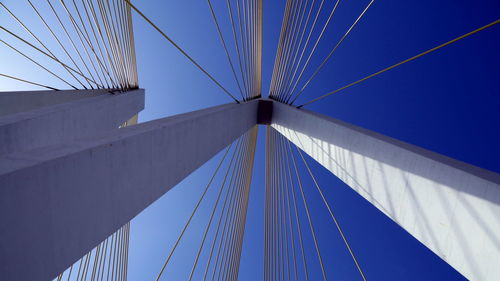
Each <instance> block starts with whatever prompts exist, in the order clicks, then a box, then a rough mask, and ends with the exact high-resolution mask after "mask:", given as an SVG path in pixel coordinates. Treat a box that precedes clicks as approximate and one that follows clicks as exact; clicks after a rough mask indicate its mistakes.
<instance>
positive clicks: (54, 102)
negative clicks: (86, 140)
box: [0, 89, 144, 155]
mask: <svg viewBox="0 0 500 281" xmlns="http://www.w3.org/2000/svg"><path fill="white" fill-rule="evenodd" d="M142 109H144V90H142V89H139V90H132V91H128V92H125V93H120V94H110V93H108V92H107V91H106V90H68V91H33V92H0V155H4V154H7V153H12V152H16V151H23V150H30V149H33V148H37V147H44V146H48V145H53V144H57V143H63V142H66V141H69V140H73V139H77V138H81V137H85V136H93V135H97V134H100V133H103V132H106V131H109V130H112V129H115V128H117V127H118V126H119V125H121V124H122V123H124V122H125V121H127V120H128V119H130V118H131V117H132V116H134V115H135V114H136V113H138V112H139V111H141V110H142Z"/></svg>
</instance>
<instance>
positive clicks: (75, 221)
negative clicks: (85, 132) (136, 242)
mask: <svg viewBox="0 0 500 281" xmlns="http://www.w3.org/2000/svg"><path fill="white" fill-rule="evenodd" d="M257 104H258V101H255V100H254V101H250V102H247V103H244V104H227V105H222V106H217V107H213V108H209V109H205V110H200V111H195V112H191V113H186V114H181V115H177V116H173V117H168V118H164V119H159V120H155V121H151V122H147V123H143V124H138V125H133V126H128V127H125V128H121V129H115V130H113V131H110V132H108V133H106V134H103V135H100V136H95V137H86V138H81V139H78V140H74V141H69V142H66V143H64V144H58V145H52V146H47V147H42V148H38V149H34V150H30V151H22V152H16V153H11V154H8V155H5V156H4V157H0V222H1V224H0V280H16V281H37V280H50V279H51V278H54V277H55V276H56V275H57V274H58V273H60V272H62V271H63V270H64V269H66V268H67V267H68V266H69V265H70V264H72V263H73V262H75V261H76V260H78V259H79V258H80V257H82V256H83V255H84V254H85V253H87V252H88V251H89V250H90V249H92V248H94V247H95V246H96V245H97V244H98V243H99V242H101V241H102V240H104V239H105V238H106V237H108V236H109V235H110V234H112V233H113V232H114V231H116V230H117V229H118V228H119V227H121V226H122V225H123V224H125V223H126V222H128V221H130V220H131V219H132V218H133V217H134V216H136V215H137V214H138V213H139V212H141V211H142V210H143V209H144V208H146V207H147V206H148V205H149V204H151V203H152V202H154V201H155V200H156V199H158V198H159V197H160V196H161V195H163V194H164V193H165V192H167V191H168V190H169V189H170V188H172V187H173V186H175V185H176V184H177V183H178V182H180V181H181V180H182V179H183V178H185V177H186V176H187V175H189V174H190V173H191V172H193V171H194V170H195V169H197V168H198V167H199V166H200V165H202V164H203V163H205V162H206V161H207V160H209V159H210V158H211V157H213V156H214V155H215V154H216V153H217V152H219V151H220V150H222V149H223V148H224V147H226V146H227V145H229V143H231V142H232V141H233V140H235V139H236V138H237V137H239V136H241V135H242V134H243V133H244V132H246V131H247V130H249V129H250V128H252V127H253V126H255V125H256V121H257Z"/></svg>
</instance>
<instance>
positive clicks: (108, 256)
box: [55, 223, 130, 281]
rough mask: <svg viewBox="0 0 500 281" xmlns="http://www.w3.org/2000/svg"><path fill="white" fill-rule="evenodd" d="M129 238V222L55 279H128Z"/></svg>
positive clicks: (97, 280)
mask: <svg viewBox="0 0 500 281" xmlns="http://www.w3.org/2000/svg"><path fill="white" fill-rule="evenodd" d="M129 238H130V223H127V224H125V225H124V226H122V227H121V228H120V229H118V230H117V231H116V232H115V233H113V234H112V235H111V236H110V237H109V238H108V239H106V240H104V241H102V242H101V243H100V244H99V245H97V247H96V248H94V249H93V250H91V251H90V252H88V253H87V254H86V255H85V256H83V257H82V258H81V259H80V260H79V261H78V262H76V263H75V264H73V265H71V267H70V268H69V269H67V270H65V271H63V272H62V273H61V274H59V276H57V278H56V279H55V280H56V281H70V280H75V281H86V280H92V281H94V280H95V281H101V280H112V281H125V280H127V272H128V270H127V269H128V249H129V240H130V239H129Z"/></svg>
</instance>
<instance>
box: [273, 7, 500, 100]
mask: <svg viewBox="0 0 500 281" xmlns="http://www.w3.org/2000/svg"><path fill="white" fill-rule="evenodd" d="M374 2H375V0H367V4H366V6H365V7H364V9H363V10H361V11H360V13H359V15H358V16H357V17H356V18H355V19H354V21H353V22H352V24H351V25H350V26H349V28H347V30H346V31H345V32H344V33H343V35H342V36H340V38H339V39H338V40H337V41H336V43H334V44H333V45H332V46H331V47H330V51H329V52H328V53H327V54H326V55H324V56H321V57H322V59H321V63H319V65H318V66H316V68H313V69H314V70H313V71H312V73H311V74H308V71H306V70H307V69H308V67H309V66H310V63H311V58H312V57H313V56H314V54H315V53H316V51H317V50H318V46H319V43H320V42H321V41H322V39H323V38H324V35H325V31H326V30H327V28H328V26H329V25H331V22H332V18H333V16H334V14H335V12H336V11H337V8H338V7H339V3H340V0H336V1H332V3H330V4H331V7H327V6H328V4H329V3H328V1H324V0H321V1H316V0H312V1H310V2H309V1H308V0H307V1H296V0H287V2H286V5H285V11H284V15H283V21H282V25H281V32H280V38H279V41H278V47H277V51H276V58H275V62H274V68H273V75H272V79H271V85H270V88H269V97H270V98H272V99H274V100H277V101H280V102H283V103H286V104H290V105H293V104H294V103H295V102H296V101H297V99H298V98H299V97H300V96H301V95H302V94H303V93H304V91H305V90H306V88H307V87H308V86H309V85H310V84H311V81H313V79H314V78H315V77H316V76H317V75H318V74H319V72H320V71H321V70H322V69H323V68H324V67H325V65H326V64H327V63H328V61H329V60H330V59H331V58H332V55H333V54H334V53H335V51H337V50H338V48H339V47H340V46H341V45H342V43H343V42H344V41H345V39H346V38H347V37H348V36H349V34H350V33H351V32H352V31H353V29H354V28H355V27H356V25H358V24H359V22H360V21H361V19H362V18H363V17H364V16H365V15H366V13H367V12H368V10H369V9H370V7H372V6H373V3H374ZM325 4H326V5H325ZM325 7H326V8H325ZM328 10H329V11H328ZM323 12H325V15H328V16H326V17H325V16H323V17H321V15H322V14H323ZM321 18H326V19H325V20H324V22H323V26H322V27H321V28H320V26H321V25H318V23H319V22H320V21H321ZM498 23H500V20H495V21H493V22H491V23H488V24H486V25H484V26H482V27H479V28H477V29H475V30H473V31H471V32H468V33H465V34H463V35H461V36H459V37H456V38H454V39H452V40H450V41H447V42H445V43H442V44H440V45H438V46H436V47H433V48H431V49H429V50H426V51H424V52H421V53H419V54H417V55H415V56H413V57H410V58H408V59H406V60H403V61H400V62H398V63H396V64H393V65H391V66H389V67H386V68H383V69H381V70H379V71H376V72H374V73H372V74H370V75H368V76H365V77H363V78H361V79H359V80H356V81H354V82H352V83H350V84H347V85H345V86H343V87H340V88H338V89H335V90H333V91H329V92H327V93H326V94H323V95H321V96H319V97H316V98H314V99H312V100H309V101H307V102H304V103H303V104H301V105H299V106H298V108H300V107H302V106H305V105H308V104H311V103H313V102H316V101H318V100H321V99H323V98H325V97H328V96H330V95H332V94H335V93H338V92H340V91H343V90H345V89H347V88H349V87H352V86H354V85H357V84H359V83H361V82H364V81H366V80H368V79H370V78H372V77H375V76H377V75H379V74H382V73H384V72H386V71H388V70H391V69H393V68H396V67H398V66H400V65H403V64H405V63H408V62H410V61H413V60H415V59H418V58H420V57H422V56H424V55H426V54H429V53H431V52H434V51H436V50H439V49H441V48H443V47H446V46H448V45H450V44H452V43H454V42H457V41H459V40H462V39H464V38H466V37H469V36H471V35H473V34H475V33H477V32H479V31H482V30H484V29H487V28H489V27H492V26H494V25H496V24H498ZM315 31H316V32H315ZM313 34H315V35H314V36H313ZM313 38H316V39H315V40H314V39H313ZM313 42H314V43H313Z"/></svg>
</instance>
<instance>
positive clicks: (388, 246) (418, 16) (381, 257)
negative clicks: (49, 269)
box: [0, 0, 500, 281]
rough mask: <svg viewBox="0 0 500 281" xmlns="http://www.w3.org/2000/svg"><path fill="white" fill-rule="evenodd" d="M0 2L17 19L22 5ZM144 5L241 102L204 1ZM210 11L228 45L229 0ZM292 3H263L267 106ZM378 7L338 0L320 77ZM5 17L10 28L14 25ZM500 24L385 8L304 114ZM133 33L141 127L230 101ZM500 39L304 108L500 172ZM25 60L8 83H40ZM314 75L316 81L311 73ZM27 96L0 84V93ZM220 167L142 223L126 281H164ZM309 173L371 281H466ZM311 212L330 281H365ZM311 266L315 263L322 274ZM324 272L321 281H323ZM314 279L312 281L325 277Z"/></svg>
mask: <svg viewBox="0 0 500 281" xmlns="http://www.w3.org/2000/svg"><path fill="white" fill-rule="evenodd" d="M2 2H4V3H6V4H9V5H10V6H12V5H14V2H17V1H12V0H11V1H8V0H6V1H3V0H2ZM134 2H136V5H137V7H138V8H139V9H140V10H141V11H142V12H143V13H144V14H146V15H147V16H148V17H149V18H150V19H151V20H153V21H154V22H155V23H156V24H157V25H158V26H159V27H160V28H161V29H162V30H163V31H165V32H166V33H167V34H168V35H169V36H171V37H172V39H174V40H175V41H176V42H177V43H179V45H181V46H182V47H183V48H184V49H185V50H186V51H187V52H188V53H189V54H191V55H192V56H193V57H194V58H195V59H196V60H197V61H198V62H199V63H200V64H201V65H203V66H204V67H205V68H206V69H207V70H208V71H209V72H210V73H212V74H213V75H214V76H215V77H216V78H217V79H218V80H220V81H221V83H222V84H223V85H225V86H227V87H228V88H229V89H230V90H232V91H233V92H236V90H237V87H236V84H235V82H234V80H233V77H232V74H231V72H230V68H229V65H228V63H227V60H226V58H225V54H224V51H223V49H222V46H221V45H220V42H219V41H218V37H217V33H216V29H215V26H214V25H213V22H212V19H211V16H210V12H209V9H208V5H207V3H206V1H203V0H201V1H184V0H168V1H151V0H148V1H134ZM213 2H214V6H215V11H216V13H217V16H218V17H219V20H220V22H221V24H222V25H223V31H224V34H225V35H226V38H229V35H230V33H229V26H228V23H229V21H228V17H227V12H226V11H227V10H226V7H225V5H224V4H225V1H215V0H214V1H213ZM284 2H285V1H283V0H281V1H264V47H263V53H264V57H263V89H264V92H263V95H267V91H268V88H269V81H270V79H271V72H272V67H273V63H274V55H275V50H276V45H277V40H278V36H279V30H280V24H281V18H282V14H283V7H284ZM327 2H332V1H327ZM368 2H369V0H362V1H341V3H340V6H339V10H338V11H337V13H336V15H335V17H334V19H333V22H332V23H331V24H330V27H329V29H328V30H327V33H326V35H325V39H324V40H323V41H322V43H321V44H320V45H319V49H318V52H317V54H318V55H317V56H315V57H313V61H312V62H311V65H313V66H316V65H318V63H319V62H320V61H321V60H322V57H323V56H324V55H325V53H326V52H328V51H329V49H330V48H331V47H332V46H333V45H334V44H335V43H336V40H337V38H339V36H341V35H342V34H343V32H345V30H346V28H347V27H348V26H349V25H350V24H351V23H352V21H353V20H354V19H355V18H356V17H357V15H358V14H359V12H360V11H361V10H362V9H363V8H364V6H365V5H366V4H367V3H368ZM328 5H331V4H328ZM327 10H328V9H327ZM0 15H1V16H0V23H3V19H2V17H4V13H2V14H0ZM499 17H500V2H499V1H496V0H477V1H457V0H443V1H435V0H422V1H396V0H389V1H375V3H374V5H373V6H372V7H371V8H370V10H369V11H368V13H367V14H366V16H365V17H364V18H363V19H362V21H361V22H360V23H359V24H358V26H357V27H356V28H355V30H353V32H352V33H351V35H350V36H349V37H348V38H347V39H346V41H345V42H344V43H343V45H342V46H341V47H340V48H339V49H338V50H337V52H336V53H335V54H334V56H333V57H332V59H331V60H330V62H329V63H328V64H327V66H326V67H325V68H324V70H323V71H322V72H321V73H320V74H319V75H318V77H316V79H315V80H313V82H312V84H311V85H310V86H309V87H308V88H307V90H306V91H305V92H304V94H303V95H302V98H301V99H300V100H299V103H300V101H303V102H305V101H307V100H309V99H312V98H314V97H317V96H320V95H321V94H324V93H326V92H328V91H330V90H334V89H336V88H338V87H340V86H343V85H345V84H348V83H350V82H352V81H354V80H357V79H359V78H362V77H364V76H366V75H368V74H371V73H373V72H375V71H377V70H379V69H381V68H384V67H387V66H389V65H391V64H394V63H396V62H399V61H401V60H403V59H406V58H408V57H410V56H413V55H415V54H417V53H419V52H422V51H424V50H427V49H429V48H431V47H434V46H436V45H438V44H441V43H443V42H445V41H448V40H450V39H452V38H454V37H457V36H459V35H462V34H463V33H466V32H469V31H471V30H473V29H475V28H478V27H480V26H482V25H485V24H487V23H489V22H492V21H493V20H496V19H498V18H499ZM4 19H5V18H4ZM134 28H135V36H136V48H137V61H138V70H139V80H140V86H141V87H142V88H145V89H146V92H147V96H146V109H145V110H144V111H143V112H142V113H141V115H140V121H141V122H144V121H148V120H153V119H157V118H162V117H167V116H171V115H174V114H178V113H183V112H187V111H193V110H197V109H201V108H205V107H208V106H213V105H218V104H222V103H228V102H231V100H230V99H229V98H228V97H227V96H226V95H225V94H224V93H223V92H222V91H221V90H220V89H219V88H217V86H215V85H214V84H213V83H212V82H211V81H210V80H208V79H207V78H206V77H205V76H204V75H203V74H202V73H201V72H200V71H199V70H198V69H196V68H195V67H194V66H193V65H192V64H190V62H189V61H188V60H187V59H186V58H185V57H183V56H182V55H181V54H180V53H179V52H178V51H177V50H176V49H175V48H173V47H172V46H171V45H169V43H168V42H167V41H166V40H165V39H164V38H162V37H161V36H160V35H159V34H158V33H157V32H156V31H155V30H153V28H151V27H150V26H149V25H148V24H147V23H146V22H145V21H144V20H142V19H141V18H139V17H138V16H137V14H134ZM499 38H500V26H496V27H493V28H490V29H488V30H485V31H483V32H481V33H479V34H476V35H473V36H472V37H469V38H467V39H464V40H462V41H460V42H457V43H455V44H453V45H451V46H448V47H446V48H444V49H441V50H439V51H437V52H435V53H432V54H430V55H428V56H425V57H423V58H421V59H418V60H416V61H414V62H411V63H409V64H406V65H404V66H401V67H399V68H397V69H394V70H391V71H390V72H387V73H384V74H382V75H380V76H378V77H376V78H374V79H371V80H369V81H365V82H363V83H362V84H359V85H357V86H355V87H352V88H350V89H348V90H346V91H344V92H341V93H338V94H336V95H334V96H331V97H329V98H327V99H324V100H322V101H320V102H317V103H315V104H313V105H311V106H309V107H308V109H311V110H315V111H318V112H320V113H323V114H326V115H329V116H332V117H335V118H338V119H341V120H344V121H347V122H350V123H353V124H356V125H358V126H361V127H364V128H367V129H371V130H375V131H377V132H380V133H383V134H386V135H389V136H391V137H394V138H397V139H399V140H403V141H406V142H409V143H412V144H415V145H418V146H421V147H424V148H427V149H430V150H433V151H436V152H438V153H441V154H444V155H447V156H450V157H453V158H456V159H459V160H462V161H465V162H468V163H471V164H473V165H477V166H479V167H482V168H486V169H489V170H492V171H495V172H500V162H499V161H498V159H499V157H500V148H499V146H498V143H499V141H498V140H499V137H500V130H499V129H498V128H499V121H500V118H499V112H500V79H499V77H500V70H499V65H500V52H499V51H498V50H500V39H499ZM228 41H231V40H228ZM0 48H2V47H0ZM5 50H6V49H5V48H4V49H1V50H0V51H1V52H0V53H5V52H4V51H5ZM17 61H20V59H19V58H15V57H10V56H8V57H7V56H2V57H0V70H4V69H9V70H14V72H16V71H17V72H18V73H27V74H28V77H27V78H29V77H37V76H36V75H37V72H36V71H35V70H33V68H31V67H28V66H22V65H18V64H17ZM13 65H15V67H13V68H11V66H13ZM312 70H314V68H313V67H311V68H309V73H311V71H312ZM10 73H12V72H10ZM13 74H15V73H13ZM306 74H307V72H306ZM305 76H307V75H305ZM28 88H29V87H26V86H22V85H19V84H17V83H12V82H10V81H5V80H0V90H12V89H28ZM264 138H265V130H262V128H261V129H260V130H259V137H258V148H257V152H256V161H255V167H254V177H253V183H252V191H251V197H250V212H249V214H248V224H247V227H246V234H245V241H244V251H243V258H242V261H241V270H240V280H244V281H247V280H248V281H250V280H261V276H262V272H263V267H262V265H263V260H262V253H263V250H262V243H263V239H262V237H263V234H262V231H263V225H262V224H263V204H262V201H263V191H264V140H265V139H264ZM220 157H221V155H218V156H216V157H215V158H214V159H213V160H211V161H209V162H208V163H207V164H206V165H204V166H203V167H201V168H200V169H199V170H197V171H196V172H194V173H193V174H192V175H191V176H190V177H188V178H186V179H185V180H184V181H183V182H182V183H180V184H179V185H178V186H177V187H175V188H173V189H172V190H171V191H170V192H169V193H168V194H166V195H165V196H163V197H162V198H160V199H159V200H158V201H157V202H155V203H154V204H152V205H151V206H150V207H149V208H148V209H146V210H145V211H144V212H143V213H141V214H140V215H139V216H138V217H136V218H135V219H134V220H133V222H132V240H131V246H130V247H131V248H130V263H129V266H130V267H129V280H131V281H136V280H154V278H155V277H156V275H157V273H158V271H159V269H160V268H161V266H162V264H163V262H164V260H165V258H166V256H167V254H168V252H169V250H170V248H171V246H172V244H173V243H174V241H175V239H176V238H177V235H178V234H179V232H180V230H181V229H182V226H183V224H184V222H185V221H186V219H187V217H188V216H189V214H190V212H191V210H192V208H193V206H194V204H195V202H196V200H197V199H198V198H199V196H200V194H201V192H202V190H203V188H204V186H205V185H206V183H207V181H208V179H209V177H210V175H211V173H212V172H213V170H214V168H215V166H216V164H217V161H218V160H219V159H220ZM308 160H309V162H308V163H309V164H310V165H312V168H313V171H314V173H315V175H316V176H317V177H318V179H319V183H320V185H321V186H322V187H323V188H324V190H326V191H327V197H328V199H329V200H331V202H332V204H333V206H334V210H335V212H336V213H337V216H338V217H339V220H340V222H341V224H342V226H343V227H344V230H345V232H346V235H347V237H348V239H349V240H350V242H351V245H352V246H353V249H354V251H355V252H356V254H357V256H358V258H359V261H360V263H361V266H362V268H363V269H364V271H365V273H366V275H367V278H368V280H464V278H463V277H462V276H461V275H460V274H458V273H457V272H456V271H455V270H453V269H452V268H451V267H449V266H448V265H447V264H446V263H444V262H443V261H441V260H440V258H438V257H437V256H435V255H434V254H433V253H431V252H430V251H429V250H427V249H426V248H425V247H424V246H422V245H421V244H420V243H419V242H418V241H416V240H415V239H414V238H412V237H411V236H410V235H409V234H407V233H406V232H405V231H404V230H402V229H401V228H400V227H399V226H397V225H396V224H394V223H393V222H392V221H390V220H389V219H388V218H386V217H385V216H384V215H383V214H381V213H380V212H379V211H378V210H376V209H375V208H374V207H372V206H371V205H370V204H369V203H367V202H366V201H364V200H363V199H362V198H361V197H360V196H358V195H357V194H356V193H355V192H353V191H351V190H350V189H349V188H348V187H347V186H346V185H344V184H343V183H342V182H340V181H339V180H338V179H336V178H335V177H334V176H333V175H331V174H329V173H328V172H327V171H326V170H325V169H324V168H322V167H321V166H319V165H318V164H316V163H314V162H313V161H312V160H311V159H309V158H308ZM304 175H305V174H304ZM213 198H214V194H213V193H210V194H209V200H208V202H213ZM211 200H212V201H211ZM209 208H210V204H206V205H202V207H201V210H200V211H201V215H199V216H197V217H196V218H195V220H194V222H193V227H192V229H191V231H190V232H188V233H189V234H188V237H186V239H185V240H183V243H181V246H180V248H179V250H178V252H177V253H176V255H175V256H174V259H173V261H172V262H173V264H172V265H171V266H170V267H169V269H168V270H167V272H166V273H167V274H166V275H165V276H164V278H163V279H162V280H184V279H186V278H187V276H188V274H189V270H190V266H191V265H192V262H193V259H194V256H195V251H196V248H197V247H198V245H199V244H197V243H199V241H200V237H201V234H200V231H202V229H203V227H204V224H205V223H206V222H207V220H208V216H207V215H206V214H207V212H208V210H209ZM313 211H315V212H316V213H317V216H318V218H319V220H318V223H317V226H318V233H319V236H320V237H319V239H320V244H321V245H322V253H323V255H324V258H325V260H326V264H327V271H328V273H329V277H331V280H360V277H359V274H358V273H357V272H356V268H355V267H354V264H353V263H352V261H351V260H350V257H349V256H348V253H347V251H346V250H345V247H344V246H343V244H342V241H341V240H340V237H339V236H338V233H337V232H336V231H335V229H334V225H333V224H331V223H330V221H329V219H328V217H326V212H325V210H322V209H320V208H317V210H313ZM311 246H312V244H311ZM313 259H314V256H311V262H312V263H314V262H315V261H314V260H313ZM317 269H318V268H316V272H315V273H314V274H319V271H318V270H317ZM314 276H315V277H316V278H312V280H317V278H320V275H314Z"/></svg>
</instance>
